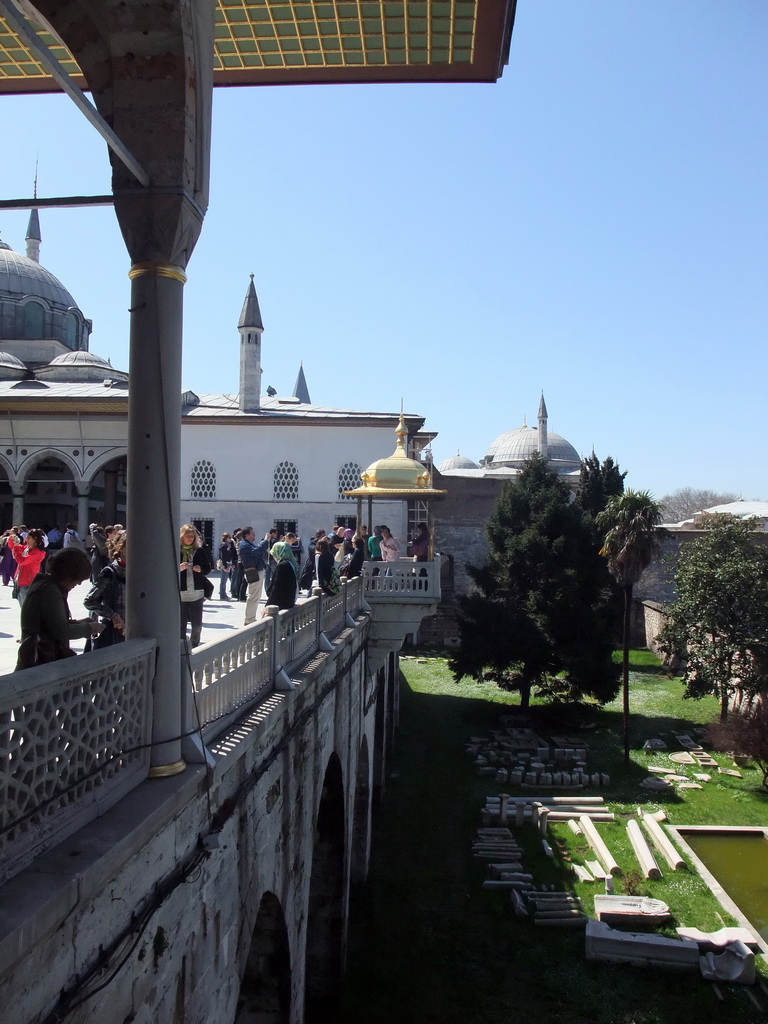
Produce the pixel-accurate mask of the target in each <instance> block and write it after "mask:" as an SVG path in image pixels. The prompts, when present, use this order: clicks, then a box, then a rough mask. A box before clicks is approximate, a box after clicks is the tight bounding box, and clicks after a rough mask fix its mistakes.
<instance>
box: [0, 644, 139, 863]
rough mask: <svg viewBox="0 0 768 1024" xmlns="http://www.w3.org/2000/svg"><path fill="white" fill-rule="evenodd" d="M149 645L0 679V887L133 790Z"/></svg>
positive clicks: (136, 778) (118, 649) (120, 646)
mask: <svg viewBox="0 0 768 1024" xmlns="http://www.w3.org/2000/svg"><path fill="white" fill-rule="evenodd" d="M154 652H155V641H154V640H128V641H126V642H125V643H124V644H117V645H116V646H114V647H110V648H107V649H105V650H102V651H94V652H93V653H91V654H87V655H83V656H82V657H77V658H67V659H65V660H64V661H57V662H53V663H52V664H49V665H40V666H37V667H36V668H31V669H26V670H25V671H23V672H14V673H12V674H10V675H6V676H3V677H0V883H2V882H4V881H5V880H6V879H8V878H10V877H11V876H12V875H14V874H16V873H17V872H18V871H21V870H22V869H23V868H24V867H26V866H27V865H28V864H29V863H31V861H32V860H33V859H34V858H35V857H37V856H39V855H40V854H42V853H44V852H45V851H46V850H48V849H50V848H51V847H52V846H54V845H56V844H57V843H60V842H62V841H63V840H64V839H66V838H67V836H70V835H72V834H73V833H74V832H76V831H77V830H78V829H80V828H82V827H83V826H84V825H85V824H87V823H88V822H89V821H91V820H92V819H94V818H96V817H98V816H99V815H100V814H102V813H103V812H104V811H105V810H106V809H107V808H109V807H111V806H112V805H113V804H115V803H116V802H117V801H118V800H119V799H120V798H121V797H123V796H124V795H125V794H126V793H128V792H129V791H130V790H131V789H133V788H134V787H135V786H137V785H138V784H139V783H140V782H142V781H143V780H144V779H145V778H146V776H147V771H148V767H149V755H150V750H149V743H150V739H151V733H150V729H151V710H150V693H151V684H152V676H153V672H154Z"/></svg>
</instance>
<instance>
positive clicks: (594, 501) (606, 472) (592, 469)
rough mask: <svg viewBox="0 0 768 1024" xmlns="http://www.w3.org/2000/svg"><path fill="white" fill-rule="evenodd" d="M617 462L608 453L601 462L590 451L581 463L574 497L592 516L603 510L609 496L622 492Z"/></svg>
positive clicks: (621, 475) (622, 479) (621, 474)
mask: <svg viewBox="0 0 768 1024" xmlns="http://www.w3.org/2000/svg"><path fill="white" fill-rule="evenodd" d="M626 475H627V474H626V471H625V472H624V473H622V472H621V470H620V469H619V464H618V463H617V462H614V461H613V459H612V457H611V456H610V455H609V456H608V458H607V459H603V461H602V463H601V462H600V460H599V459H598V457H597V456H596V455H595V453H594V452H592V454H591V455H588V456H587V458H586V459H584V461H583V462H582V464H581V473H580V474H579V490H578V493H577V495H576V499H577V501H578V502H579V504H580V505H581V507H582V508H583V509H584V511H585V512H588V513H589V514H590V515H591V516H592V518H593V519H594V517H595V516H596V515H598V514H599V513H600V512H602V511H603V509H604V508H605V506H606V505H607V504H608V502H609V500H610V499H611V498H614V497H616V496H617V495H619V494H623V493H624V477H625V476H626Z"/></svg>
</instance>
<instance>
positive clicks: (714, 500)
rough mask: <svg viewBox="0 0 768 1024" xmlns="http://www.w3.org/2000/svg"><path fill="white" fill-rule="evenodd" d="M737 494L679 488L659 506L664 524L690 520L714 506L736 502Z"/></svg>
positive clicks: (666, 496)
mask: <svg viewBox="0 0 768 1024" xmlns="http://www.w3.org/2000/svg"><path fill="white" fill-rule="evenodd" d="M738 497H739V496H738V494H732V493H731V492H729V491H724V492H723V493H720V492H718V491H709V490H706V489H703V488H696V487H680V488H679V489H678V490H676V491H673V493H672V494H665V495H664V497H663V498H662V499H661V501H660V502H659V504H660V505H661V506H662V511H663V513H664V522H665V523H681V522H682V521H683V520H684V519H692V518H693V516H694V515H695V514H696V513H697V512H703V511H704V509H705V508H714V506H715V505H727V504H728V502H729V501H737V500H738Z"/></svg>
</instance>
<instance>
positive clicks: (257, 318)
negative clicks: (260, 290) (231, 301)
mask: <svg viewBox="0 0 768 1024" xmlns="http://www.w3.org/2000/svg"><path fill="white" fill-rule="evenodd" d="M237 326H238V327H252V328H254V329H255V330H257V331H263V330H264V324H263V323H262V322H261V310H260V309H259V300H258V298H257V297H256V288H255V286H254V283H253V274H251V283H250V284H249V285H248V291H247V292H246V293H245V302H244V303H243V311H242V313H241V314H240V320H239V321H238V324H237Z"/></svg>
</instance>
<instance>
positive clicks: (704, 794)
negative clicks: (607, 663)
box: [338, 651, 768, 1024]
mask: <svg viewBox="0 0 768 1024" xmlns="http://www.w3.org/2000/svg"><path fill="white" fill-rule="evenodd" d="M402 667H403V673H404V676H405V681H404V683H403V686H402V691H401V722H400V728H399V731H398V734H397V740H396V744H395V750H394V752H393V756H392V757H391V759H390V761H389V764H388V772H387V774H388V779H387V789H386V793H385V796H384V800H383V803H382V806H381V807H380V808H379V810H378V812H377V814H376V818H375V835H374V847H373V854H372V860H371V872H370V878H369V882H368V883H367V885H366V886H364V887H362V888H361V890H360V891H357V892H356V893H354V894H353V900H352V921H351V927H350V936H349V962H348V972H347V981H346V984H345V992H344V1001H343V1008H342V1012H341V1014H340V1015H339V1017H338V1020H339V1021H340V1022H341V1024H363V1022H365V1024H384V1022H387V1024H390V1022H397V1024H416V1022H419V1024H431V1022H434V1024H496V1022H500V1021H503V1022H507V1021H509V1022H525V1024H527V1022H529V1021H531V1022H536V1024H556V1022H557V1024H588V1022H589V1024H667V1022H670V1024H671V1022H675V1024H679V1022H688V1021H690V1022H693V1021H698V1020H700V1019H705V1020H710V1019H712V1018H714V1019H716V1020H717V1021H718V1022H723V1024H752V1022H757V1021H765V1020H766V1019H767V1017H766V1013H765V1012H761V1011H758V1010H757V1009H756V1008H755V1007H754V1006H753V1004H752V1003H751V1002H750V1001H749V999H748V997H747V996H746V994H745V992H744V991H743V990H742V989H739V988H737V987H733V988H729V987H728V986H723V987H722V990H723V992H724V995H725V1000H724V1002H722V1003H721V1002H719V1001H718V1000H717V999H716V997H715V995H714V993H713V990H712V987H711V986H710V985H709V984H708V983H706V982H704V981H702V980H700V979H699V977H698V976H697V975H687V974H678V973H669V974H665V973H663V972H660V971H643V970H640V969H637V968H630V967H624V966H617V965H609V964H602V963H597V964H595V963H587V962H586V961H585V960H584V956H583V948H584V936H583V932H579V931H575V932H574V931H560V930H558V929H550V928H539V927H537V926H535V925H534V924H533V923H532V922H531V921H530V920H523V921H521V920H518V919H517V918H515V916H514V915H513V913H512V910H511V906H510V903H509V899H508V897H507V896H505V895H504V894H503V893H497V892H488V891H486V890H483V889H482V887H481V886H482V880H483V878H484V877H485V871H484V868H483V867H482V865H480V864H479V863H478V862H476V861H474V860H473V858H472V857H471V854H470V844H471V842H472V839H473V836H474V832H475V829H476V828H477V827H478V826H479V825H480V813H479V812H480V807H481V806H482V804H483V803H484V800H485V796H486V794H489V793H498V792H499V789H500V788H506V789H507V790H509V787H500V786H499V785H498V784H497V783H496V782H494V781H488V780H484V779H479V778H478V777H477V775H476V774H475V771H474V767H473V765H472V763H471V760H470V759H469V758H468V757H467V756H466V755H465V753H464V746H465V743H466V741H467V738H468V737H469V736H470V735H484V734H487V732H488V731H489V730H490V729H493V728H497V727H498V724H499V716H500V714H503V713H504V711H505V708H506V706H509V705H515V704H516V703H517V698H516V696H515V695H513V694H507V693H504V692H502V691H501V690H499V689H498V688H497V687H495V686H494V685H493V684H486V685H480V684H477V683H475V682H471V681H467V680H465V681H462V682H461V683H459V684H457V683H454V682H453V679H452V677H451V675H450V673H449V671H448V669H447V666H446V663H445V661H443V660H442V659H434V658H430V659H428V660H427V661H426V663H425V664H419V663H418V662H417V661H415V660H404V661H403V663H402ZM631 689H632V698H631V699H632V709H633V716H632V723H631V736H632V745H633V748H635V749H634V750H633V755H632V765H631V767H630V769H629V770H628V771H625V770H624V766H623V763H622V762H623V754H622V749H621V711H620V706H619V704H618V702H617V703H615V704H611V705H608V706H607V707H605V708H604V709H602V710H595V711H594V712H593V713H592V714H591V715H590V717H591V718H592V720H593V721H594V725H595V727H594V728H593V729H591V730H589V731H586V732H585V733H584V736H585V737H586V738H587V741H588V743H589V745H590V767H592V768H593V769H594V770H597V769H599V770H602V771H606V772H608V773H609V774H610V775H611V779H612V784H611V786H610V788H608V789H605V790H602V791H596V790H595V791H592V790H590V791H588V792H594V793H597V792H602V793H603V795H604V796H605V797H606V800H607V801H609V802H610V803H611V804H612V809H614V810H616V811H617V812H618V815H619V818H620V821H617V822H616V823H615V824H610V825H601V826H599V828H600V832H601V835H603V837H604V838H605V840H606V842H607V843H608V845H609V847H610V848H611V849H612V851H613V853H614V855H615V856H616V858H617V860H618V861H619V864H620V865H621V866H622V867H623V868H624V869H625V870H630V869H632V868H636V867H637V865H636V863H635V861H634V856H633V854H632V851H631V847H630V846H629V843H628V840H627V839H626V838H625V836H626V832H625V823H626V820H627V819H628V817H629V816H630V815H636V808H637V806H638V804H640V805H642V806H643V808H644V809H646V810H656V809H658V808H659V807H661V806H664V808H665V809H666V811H667V814H668V816H669V819H670V821H672V822H673V823H676V824H677V823H680V824H682V823H699V822H707V823H717V824H741V823H750V824H768V800H767V799H766V794H765V793H764V791H762V790H760V788H759V773H758V772H756V771H749V772H745V773H744V778H743V779H735V778H732V777H727V776H715V777H713V779H712V781H711V782H709V783H707V784H706V785H705V787H704V789H702V790H694V791H690V792H689V794H688V795H687V796H686V797H685V798H684V799H681V798H680V796H678V795H675V794H674V793H670V794H669V795H667V794H664V796H663V799H660V798H659V797H658V795H657V794H651V793H647V792H646V791H644V790H642V789H639V788H638V783H639V782H640V781H641V779H643V778H644V777H645V775H646V774H647V773H646V770H645V767H646V765H647V764H648V763H649V761H651V762H652V763H654V764H661V765H670V764H671V762H669V760H668V758H667V757H666V755H663V754H661V755H660V754H656V755H652V756H651V757H649V756H648V755H645V754H644V753H643V752H642V751H641V750H640V749H639V748H640V747H641V746H642V743H643V742H644V740H645V739H647V738H649V737H652V736H662V737H663V738H664V739H667V740H669V741H670V749H674V748H675V746H674V740H673V738H672V733H673V732H674V731H687V730H689V729H691V728H695V727H696V726H698V725H700V724H702V723H706V722H707V721H710V720H712V719H713V718H714V717H715V716H716V714H717V710H718V709H717V705H716V702H715V701H700V702H693V701H683V700H682V699H681V696H680V694H681V692H682V687H681V684H680V682H679V680H670V679H668V678H667V677H666V676H665V675H664V673H663V672H661V671H660V669H659V667H658V663H657V662H656V661H655V659H653V657H652V656H649V655H648V653H647V652H645V651H637V652H633V656H632V678H631ZM533 714H534V715H535V716H536V717H537V725H536V727H537V728H538V729H539V730H540V731H542V732H544V733H545V734H546V733H547V731H548V730H549V729H552V730H557V729H567V730H568V731H572V729H573V728H574V727H575V724H576V722H575V720H574V715H573V712H568V711H565V710H564V709H563V708H553V707H551V706H536V707H535V708H534V711H533ZM718 756H719V755H718ZM721 760H722V762H723V763H726V759H725V758H721ZM509 791H511V790H509ZM528 792H530V791H528ZM551 834H552V841H553V842H554V844H555V846H556V858H555V860H554V861H552V860H549V859H548V858H546V857H545V856H544V854H543V853H542V852H541V849H540V846H539V845H538V844H537V842H536V841H535V839H534V836H533V831H532V829H526V830H523V831H522V832H520V833H519V838H520V839H521V840H522V843H523V846H524V848H525V850H526V853H525V857H524V864H525V866H526V869H527V870H530V871H532V873H533V874H534V879H535V882H536V883H537V884H541V883H548V882H552V883H554V884H556V885H557V886H558V888H560V887H562V888H569V889H575V891H577V892H578V894H579V895H580V896H581V897H582V900H583V902H584V904H585V908H586V909H587V911H588V912H589V911H591V907H592V896H593V895H594V894H595V892H597V891H600V890H598V889H597V886H595V885H593V886H589V885H581V886H576V885H575V884H574V878H573V875H572V874H571V872H570V866H569V861H568V860H567V859H566V858H571V859H572V860H576V861H580V860H581V859H583V858H584V857H585V856H587V857H589V858H591V855H587V854H586V851H585V849H584V846H583V841H582V840H581V839H580V838H579V837H575V836H574V835H573V834H572V833H571V832H570V830H569V829H568V828H567V826H555V827H554V828H553V829H552V830H551ZM662 870H664V867H663V866H662ZM617 891H621V885H620V884H617ZM641 891H642V892H643V893H647V894H648V895H653V896H658V897H659V898H661V899H664V900H665V901H666V902H667V903H669V905H670V908H671V910H672V912H673V914H674V915H675V917H676V919H677V921H676V923H683V924H689V925H696V926H698V927H701V928H706V929H714V928H718V927H720V926H721V925H722V923H723V922H724V920H727V919H726V918H725V916H724V915H722V916H718V915H719V914H721V913H722V912H721V910H720V908H719V904H717V903H716V902H715V901H714V898H713V897H711V895H710V894H709V892H708V890H707V889H706V887H705V886H704V885H703V883H702V882H701V881H700V880H699V879H698V877H697V876H696V875H694V874H692V873H690V872H678V873H673V872H671V871H665V872H664V878H663V879H662V880H660V881H658V882H643V883H642V885H641ZM728 923H730V922H728ZM758 996H759V998H760V1000H761V1002H762V1004H763V1006H764V1007H768V996H766V995H765V994H764V993H763V992H762V991H759V992H758Z"/></svg>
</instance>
